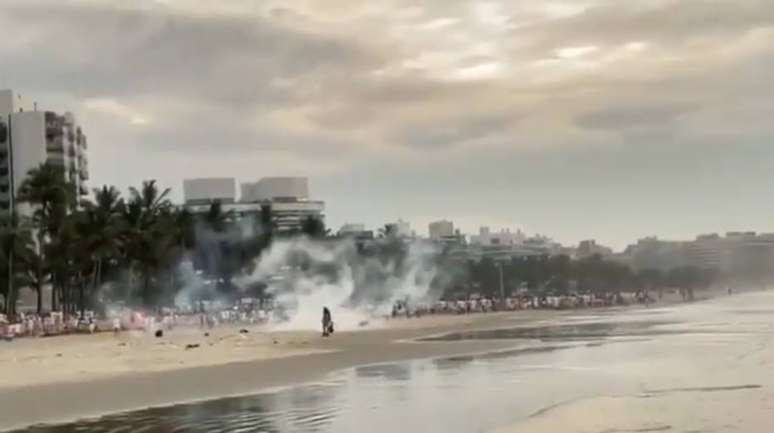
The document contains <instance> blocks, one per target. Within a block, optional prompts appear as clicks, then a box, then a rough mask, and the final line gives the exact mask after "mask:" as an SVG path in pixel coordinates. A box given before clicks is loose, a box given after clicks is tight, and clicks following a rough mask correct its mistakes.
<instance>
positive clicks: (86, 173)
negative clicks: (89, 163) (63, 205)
mask: <svg viewBox="0 0 774 433" xmlns="http://www.w3.org/2000/svg"><path fill="white" fill-rule="evenodd" d="M79 174H80V176H81V180H89V168H88V167H86V166H83V167H81V170H80V172H79Z"/></svg>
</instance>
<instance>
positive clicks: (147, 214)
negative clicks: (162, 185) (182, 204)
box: [129, 180, 172, 225]
mask: <svg viewBox="0 0 774 433" xmlns="http://www.w3.org/2000/svg"><path fill="white" fill-rule="evenodd" d="M169 192H170V189H169V188H166V189H164V190H163V191H162V190H159V188H158V186H157V185H156V181H155V180H145V181H143V182H142V187H140V189H139V190H138V189H137V188H134V187H131V188H129V194H130V195H131V198H130V202H136V203H137V204H139V206H140V209H141V211H142V217H141V218H142V220H143V221H142V223H144V224H146V225H152V224H154V223H155V222H156V218H157V217H158V215H159V213H160V212H161V211H162V210H164V209H168V208H169V207H171V206H172V203H171V202H170V201H169V199H168V198H167V196H168V195H169Z"/></svg>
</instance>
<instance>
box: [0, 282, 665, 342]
mask: <svg viewBox="0 0 774 433" xmlns="http://www.w3.org/2000/svg"><path fill="white" fill-rule="evenodd" d="M659 297H660V294H659ZM652 301H653V299H652V298H651V296H650V295H648V294H647V293H646V292H634V293H610V294H604V295H597V294H570V295H539V296H538V295H528V294H524V295H521V296H509V297H506V298H505V299H500V298H497V297H487V296H475V295H474V296H470V297H467V298H464V299H463V298H459V299H443V300H439V301H437V302H434V303H422V302H413V301H412V300H409V299H405V300H402V301H398V302H396V303H395V304H394V305H393V307H392V312H391V317H392V318H398V317H421V316H423V315H432V314H473V313H488V312H494V311H517V310H527V309H574V308H585V307H605V306H615V305H629V304H635V303H642V304H647V303H650V302H652ZM326 310H327V308H326ZM287 314H288V312H287V311H285V309H283V308H282V306H281V305H277V304H276V303H274V302H273V301H271V300H252V301H249V302H245V301H240V302H239V303H237V304H236V305H222V304H206V305H205V304H204V303H199V304H198V305H193V306H189V307H187V308H162V309H159V310H154V311H150V310H136V309H129V308H120V309H113V310H111V311H110V312H109V313H108V314H106V315H105V316H104V317H102V318H98V317H97V315H96V314H95V313H94V312H91V311H87V312H86V313H85V314H83V315H80V314H75V315H65V314H63V313H60V312H52V313H47V314H44V315H38V314H31V313H26V314H25V313H20V314H19V315H18V316H17V317H16V318H15V320H14V321H13V322H11V321H9V319H8V318H7V317H6V316H5V315H2V314H0V337H1V338H4V339H6V340H11V339H13V338H16V337H22V336H47V335H58V334H67V333H76V332H82V333H94V332H99V331H112V332H114V333H118V332H121V331H126V330H139V331H146V332H150V333H156V334H157V335H159V334H158V333H159V331H162V333H163V331H165V330H172V329H174V328H175V327H177V326H186V327H197V326H198V327H200V328H201V329H212V328H214V327H216V326H218V325H221V324H231V325H245V326H248V325H260V324H265V323H268V322H279V321H282V320H283V319H287ZM323 316H324V317H323V334H324V335H330V334H331V333H332V328H333V326H332V325H333V321H332V319H331V312H330V311H329V310H328V312H327V314H324V315H323Z"/></svg>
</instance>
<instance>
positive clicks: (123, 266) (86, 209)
mask: <svg viewBox="0 0 774 433" xmlns="http://www.w3.org/2000/svg"><path fill="white" fill-rule="evenodd" d="M169 193H170V189H168V188H167V189H162V188H160V187H159V186H158V184H157V183H156V181H153V180H148V181H144V182H142V184H141V185H140V186H139V187H137V188H135V187H132V188H130V189H129V194H128V195H127V196H126V197H124V196H122V194H121V192H120V191H119V190H118V189H117V188H115V187H114V186H107V185H106V186H103V187H101V188H97V189H94V190H93V197H92V198H91V199H80V198H79V196H78V194H77V191H76V188H75V185H74V184H73V183H72V182H68V181H66V180H65V176H64V171H63V168H62V167H61V166H56V165H52V164H48V163H46V164H42V165H40V166H39V167H36V168H34V169H32V170H30V172H29V173H28V175H27V176H26V178H25V179H24V180H23V181H22V183H21V185H20V186H19V189H18V194H17V198H16V200H17V205H18V206H11V211H10V212H8V214H7V215H6V216H5V217H4V218H3V220H2V221H0V278H2V282H0V294H2V295H3V298H4V300H5V305H3V306H2V307H3V310H4V311H5V312H6V314H9V315H13V314H15V313H16V304H17V300H18V296H19V290H20V288H25V287H26V288H30V289H31V290H33V291H34V292H35V294H36V296H37V310H38V312H40V311H42V309H43V293H44V288H45V287H50V288H51V299H50V305H51V309H52V310H56V311H63V312H67V313H73V314H75V313H81V314H82V312H83V310H84V309H86V308H92V307H97V306H99V305H100V304H101V301H102V300H101V299H97V296H103V295H109V296H111V297H112V298H115V299H122V300H125V301H127V303H130V304H135V305H144V306H156V305H168V304H170V303H171V301H172V299H173V298H174V296H175V294H176V292H177V290H179V289H180V288H181V285H182V284H183V282H182V281H181V278H180V275H179V272H177V267H178V265H179V264H180V262H181V260H182V259H183V258H186V257H187V258H190V259H191V260H192V262H193V263H194V267H195V269H197V270H200V271H201V272H203V274H204V275H205V277H206V278H211V279H212V280H213V281H216V282H217V283H216V286H217V287H216V289H217V290H219V291H222V292H224V293H232V294H233V293H234V292H235V286H234V285H233V283H232V278H233V276H234V275H236V274H237V273H239V272H242V271H249V268H250V266H252V264H253V263H254V261H255V260H254V259H255V258H256V257H258V256H259V255H260V254H261V252H262V251H263V249H264V248H266V247H267V246H268V245H269V244H270V243H271V240H272V238H273V237H274V236H275V235H277V233H275V232H276V230H275V228H276V222H275V221H273V220H272V217H271V206H270V205H269V204H265V205H262V208H261V212H260V217H257V218H251V219H246V220H241V221H240V222H239V224H236V223H235V221H236V220H237V218H235V217H236V216H235V215H234V214H233V213H232V212H228V211H224V210H223V207H222V205H221V204H220V203H218V202H214V203H212V204H211V205H210V207H209V209H208V211H207V212H205V213H203V214H201V215H194V214H192V213H191V212H189V211H188V210H186V209H185V208H184V207H181V206H175V205H173V204H172V202H171V201H170V199H169ZM16 207H19V210H18V211H17V210H16ZM24 207H26V208H27V209H28V210H29V211H26V212H25V211H23V209H22V208H24ZM246 225H249V227H246ZM239 230H241V231H247V232H249V235H248V236H245V235H244V233H236V232H235V231H239ZM301 232H303V233H304V234H306V235H309V236H313V237H323V236H325V235H326V234H327V233H328V232H327V230H326V229H325V226H324V224H323V222H322V221H321V220H319V219H317V218H308V219H307V220H305V221H303V222H302V224H301V228H300V230H298V231H297V232H296V233H292V232H291V233H287V234H285V235H289V236H292V235H296V234H299V233H301ZM105 285H109V286H111V291H110V293H107V294H106V293H104V292H105V291H104V290H100V288H102V287H103V286H105Z"/></svg>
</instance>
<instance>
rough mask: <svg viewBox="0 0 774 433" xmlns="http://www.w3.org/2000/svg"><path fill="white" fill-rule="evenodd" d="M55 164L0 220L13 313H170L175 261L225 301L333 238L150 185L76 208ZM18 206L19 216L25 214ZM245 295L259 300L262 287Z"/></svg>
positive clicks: (639, 280)
mask: <svg viewBox="0 0 774 433" xmlns="http://www.w3.org/2000/svg"><path fill="white" fill-rule="evenodd" d="M65 179H66V178H65V176H64V172H63V168H62V167H61V166H56V165H51V164H42V165H40V166H39V167H37V168H34V169H33V170H31V171H30V172H29V173H28V175H27V177H26V178H25V179H24V180H23V182H22V183H21V185H20V186H19V189H18V194H17V202H18V203H14V204H18V207H19V208H20V209H19V211H16V209H15V208H16V207H17V206H11V211H10V212H8V214H7V215H6V216H5V218H4V219H3V220H2V221H0V279H2V282H0V294H2V295H3V298H4V300H5V305H3V306H2V307H3V310H4V311H5V312H6V314H9V315H13V314H15V313H16V311H15V308H16V304H17V299H18V295H19V289H20V288H24V287H26V288H30V289H31V290H32V291H33V292H35V294H36V295H37V296H36V298H37V310H38V311H42V309H43V294H44V288H47V287H50V288H51V294H50V296H51V299H50V305H51V309H52V310H57V311H63V312H67V313H71V314H77V313H80V314H82V313H83V311H84V310H85V309H91V308H99V307H100V306H102V305H104V303H105V302H106V301H110V300H116V299H120V300H123V301H125V302H126V303H127V304H131V305H143V306H147V307H152V306H161V305H170V304H172V303H173V300H174V298H175V296H176V294H177V293H178V292H179V290H180V289H181V288H182V287H183V286H184V285H185V284H186V281H185V276H184V275H181V273H180V272H179V265H180V263H181V261H182V260H184V259H189V260H190V261H191V263H192V264H193V269H195V270H196V271H197V272H199V273H201V275H203V278H206V279H208V280H209V281H212V282H214V290H215V291H217V292H218V293H219V294H221V295H225V296H232V297H236V296H240V293H239V291H238V288H237V286H236V285H235V284H234V283H233V279H234V277H235V276H238V275H240V274H250V273H251V272H252V270H253V269H254V267H255V265H256V262H257V260H256V259H257V258H258V257H260V255H261V253H262V252H263V251H264V250H265V249H266V248H267V247H268V246H270V245H271V243H272V242H273V240H274V239H275V238H278V237H292V236H296V235H304V236H307V237H310V238H313V239H318V240H328V241H331V242H335V241H337V238H335V237H333V236H331V234H330V231H329V230H327V229H326V227H325V224H324V222H323V221H322V220H321V219H319V218H314V217H309V218H306V219H305V220H303V221H302V222H301V224H300V227H299V229H298V230H295V231H290V232H286V231H285V232H280V231H278V230H277V222H276V221H275V220H274V219H273V217H272V212H271V206H270V205H269V204H264V205H262V206H261V211H260V212H259V213H258V215H257V216H254V217H251V218H241V217H240V216H239V215H235V214H234V213H233V212H231V211H226V210H224V208H223V206H222V205H221V204H220V203H218V202H214V203H211V204H210V205H209V208H208V209H207V211H206V212H204V213H201V214H197V215H194V214H192V213H191V212H189V211H188V210H186V209H185V208H184V207H182V206H175V205H173V204H172V202H171V201H170V199H169V193H170V190H169V189H162V188H160V187H159V186H158V184H157V183H156V182H155V181H153V180H148V181H144V182H142V184H141V185H140V186H139V187H136V188H134V187H133V188H130V189H129V192H128V194H127V195H126V196H124V195H122V194H121V192H120V191H119V190H118V189H117V188H115V187H113V186H107V185H106V186H103V187H101V188H97V189H94V190H93V194H92V197H91V198H89V199H80V198H79V196H78V194H77V191H76V188H75V185H74V184H73V183H72V182H68V181H66V180H65ZM24 207H26V208H27V210H26V211H23V208H24ZM378 237H379V238H382V239H377V241H376V242H372V243H370V244H367V243H366V244H358V250H357V251H358V254H359V255H360V256H361V257H363V258H368V257H371V258H378V259H379V260H382V261H384V263H389V262H392V263H393V265H395V266H397V267H398V268H400V267H401V266H402V261H403V260H405V258H406V256H407V251H408V250H407V247H406V245H405V243H404V242H403V241H400V240H399V239H398V238H397V236H396V233H395V227H394V226H391V225H387V226H385V227H384V228H383V229H381V230H379V235H378ZM433 263H434V266H436V267H437V268H438V270H439V272H438V273H437V277H436V279H435V280H434V281H433V288H434V290H437V293H441V292H445V293H446V294H447V295H449V294H455V293H456V294H459V293H465V294H470V293H474V292H477V293H483V294H491V295H497V294H499V290H500V272H501V271H502V281H503V288H504V290H506V291H507V292H509V293H510V292H513V291H516V290H518V289H527V290H529V291H531V292H533V293H541V292H549V291H550V292H553V293H567V292H571V291H598V292H600V291H601V292H610V291H617V290H621V289H642V288H645V289H655V288H659V287H684V288H694V289H701V288H704V287H707V286H708V285H710V284H711V283H712V282H713V281H715V280H716V279H717V273H715V272H713V271H711V270H705V269H698V268H691V267H682V268H676V269H673V270H671V271H669V272H661V271H658V270H652V269H651V270H642V271H639V272H634V271H632V270H631V269H630V268H629V267H627V266H625V265H622V264H620V263H616V262H612V261H607V260H603V259H602V258H601V257H599V256H592V257H588V258H584V259H580V260H574V259H571V258H570V257H568V256H563V255H559V256H529V257H517V258H512V259H511V260H508V261H498V262H495V261H494V260H491V259H488V258H484V259H482V260H480V261H464V262H460V260H459V258H457V257H452V256H450V255H448V254H446V252H441V253H439V254H437V257H435V258H434V259H433ZM254 284H255V285H254V287H246V288H245V287H242V289H246V290H247V291H248V294H249V295H255V296H259V295H260V294H261V293H262V290H263V289H264V288H265V286H263V285H262V284H261V283H260V282H258V283H254Z"/></svg>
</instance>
